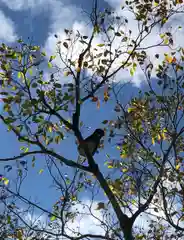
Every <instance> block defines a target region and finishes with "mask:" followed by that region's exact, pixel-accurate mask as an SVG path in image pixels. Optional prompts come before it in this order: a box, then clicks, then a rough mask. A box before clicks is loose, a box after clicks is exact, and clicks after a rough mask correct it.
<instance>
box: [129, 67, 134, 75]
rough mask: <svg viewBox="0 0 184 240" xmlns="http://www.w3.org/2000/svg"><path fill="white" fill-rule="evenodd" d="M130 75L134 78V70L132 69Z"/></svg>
mask: <svg viewBox="0 0 184 240" xmlns="http://www.w3.org/2000/svg"><path fill="white" fill-rule="evenodd" d="M130 75H131V76H133V75H134V69H133V68H130Z"/></svg>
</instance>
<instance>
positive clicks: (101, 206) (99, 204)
mask: <svg viewBox="0 0 184 240" xmlns="http://www.w3.org/2000/svg"><path fill="white" fill-rule="evenodd" d="M101 209H105V203H103V202H99V203H98V204H97V208H96V210H101Z"/></svg>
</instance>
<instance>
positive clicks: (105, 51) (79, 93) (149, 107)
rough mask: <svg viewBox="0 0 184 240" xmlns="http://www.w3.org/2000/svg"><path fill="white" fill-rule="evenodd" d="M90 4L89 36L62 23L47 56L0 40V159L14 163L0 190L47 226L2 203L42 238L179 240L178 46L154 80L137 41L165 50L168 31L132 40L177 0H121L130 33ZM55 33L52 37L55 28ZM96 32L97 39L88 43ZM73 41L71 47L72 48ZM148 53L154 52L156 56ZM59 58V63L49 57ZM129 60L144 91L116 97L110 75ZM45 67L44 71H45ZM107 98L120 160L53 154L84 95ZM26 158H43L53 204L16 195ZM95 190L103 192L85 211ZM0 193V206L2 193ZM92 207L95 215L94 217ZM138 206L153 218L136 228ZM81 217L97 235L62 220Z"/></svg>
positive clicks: (74, 127)
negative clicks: (1, 144)
mask: <svg viewBox="0 0 184 240" xmlns="http://www.w3.org/2000/svg"><path fill="white" fill-rule="evenodd" d="M94 3H95V4H94V8H93V11H92V13H91V15H90V20H91V25H92V32H91V35H90V36H85V35H83V34H82V33H80V32H77V33H75V32H73V31H72V30H69V29H65V34H66V39H65V40H64V41H60V40H59V41H58V42H57V51H56V55H52V56H47V55H46V53H45V52H44V51H42V49H41V48H40V47H39V46H34V45H31V44H29V43H27V44H26V43H25V42H23V41H22V40H19V41H18V43H17V46H16V47H11V46H7V45H5V44H2V45H1V47H0V62H1V72H0V76H1V83H2V89H1V92H0V94H1V101H2V104H3V112H2V113H1V115H0V118H1V120H2V122H3V123H4V124H5V125H6V126H7V129H8V131H10V132H13V133H14V134H15V136H16V137H17V139H18V141H19V142H20V143H21V148H20V154H19V155H17V156H14V157H9V158H7V159H4V158H2V159H1V161H10V160H17V161H18V163H19V166H18V167H17V169H18V170H17V175H18V177H17V179H18V180H17V181H18V183H17V185H18V187H16V188H15V189H14V188H13V187H12V188H11V184H10V183H9V181H8V178H6V176H2V177H1V184H2V186H1V188H5V189H6V191H7V196H8V197H9V198H13V202H14V203H15V205H16V201H15V199H16V200H18V201H22V202H24V204H25V205H28V206H29V207H30V206H32V207H34V208H36V209H37V211H38V212H39V214H43V213H44V214H45V215H47V217H48V219H47V220H48V221H49V224H46V226H42V224H38V223H37V221H36V222H33V223H29V222H28V221H27V220H26V219H25V216H23V213H24V211H20V209H19V208H15V209H14V208H13V209H12V208H11V213H13V214H14V215H13V216H16V217H17V218H18V219H19V220H20V222H21V224H22V225H25V226H26V228H27V229H28V230H32V231H33V232H34V234H35V233H36V232H39V233H40V234H41V233H44V234H45V238H44V239H47V238H48V239H49V238H50V239H52V237H53V238H54V237H60V236H62V237H64V238H65V239H90V238H91V239H93V238H94V239H98V238H99V239H123V236H124V239H126V240H129V239H130V240H131V239H133V236H134V238H135V239H164V238H165V237H167V238H168V239H173V236H174V238H175V239H177V238H178V239H179V238H180V237H183V230H184V228H183V219H184V218H183V183H182V178H183V155H182V152H183V132H184V128H183V117H184V114H183V113H184V112H183V109H184V103H183V88H184V84H183V61H184V50H183V48H182V47H181V48H179V49H177V50H176V51H172V52H171V53H165V58H164V60H163V61H162V63H160V64H159V65H158V68H157V69H156V73H157V80H155V79H153V78H151V74H152V72H153V71H154V67H155V66H153V64H152V63H151V62H149V64H147V62H148V56H147V53H146V49H147V48H153V47H157V46H160V47H161V46H167V47H168V48H172V46H173V36H172V33H171V32H169V31H166V32H163V33H162V34H161V35H160V38H161V42H160V43H159V44H157V45H150V46H145V47H144V46H142V47H141V45H142V44H143V43H144V40H145V39H146V38H147V37H148V36H149V35H150V33H151V32H152V31H153V30H154V28H155V27H157V26H161V27H163V26H164V25H165V24H166V22H168V21H169V19H170V18H171V17H172V16H173V15H174V14H176V13H179V12H180V13H181V12H182V7H183V6H182V2H180V1H176V2H173V1H170V2H169V4H168V3H166V2H165V1H163V2H161V3H159V2H158V1H151V2H148V1H144V2H143V3H140V2H139V1H134V2H130V1H126V3H125V6H123V7H122V11H124V10H126V9H129V11H131V12H132V13H133V14H134V16H135V18H136V20H137V23H138V28H139V32H138V35H137V36H136V37H133V36H132V31H131V30H128V31H123V29H124V28H125V27H126V26H127V24H128V19H127V18H124V17H122V16H118V15H117V14H116V13H115V12H113V11H112V10H109V9H106V10H105V11H104V12H99V11H98V8H97V1H94ZM55 37H56V39H58V36H57V35H55ZM99 39H100V41H101V42H99ZM96 40H97V41H98V42H99V43H98V44H94V42H95V41H96ZM77 44H79V45H77ZM78 46H80V48H79V53H78V52H77V53H75V51H74V50H75V48H76V49H77V50H78ZM38 53H39V59H37V57H36V54H38ZM155 57H156V58H159V54H158V53H157V54H156V55H155ZM58 60H60V62H61V63H62V67H59V66H58V65H57V61H58ZM138 66H140V67H141V68H142V70H143V71H144V73H145V77H146V78H147V83H148V87H149V90H148V91H140V92H139V95H138V96H136V97H134V98H131V100H130V101H129V102H128V104H124V103H123V102H121V99H120V97H119V93H120V92H122V91H123V88H122V85H121V86H120V89H117V87H116V84H115V86H114V82H113V80H114V79H115V77H116V74H117V73H121V71H122V70H123V69H128V70H129V71H130V75H131V76H133V75H134V73H135V72H136V70H137V67H138ZM45 72H47V73H48V72H49V79H47V78H46V77H45ZM58 74H59V76H63V77H65V78H68V81H67V83H63V82H62V79H61V78H60V77H59V78H58V77H57V76H58ZM155 81H157V85H156V83H155ZM101 91H103V96H102V94H101V93H100V92H101ZM113 96H114V97H115V99H116V106H115V108H114V109H115V112H117V119H107V120H106V119H104V121H103V124H104V127H105V130H106V132H107V133H108V134H109V142H111V143H113V142H114V141H115V144H116V145H117V150H118V151H119V158H118V159H112V158H111V156H110V155H109V154H108V153H106V156H107V159H108V160H107V161H106V163H105V166H100V164H97V163H96V162H95V160H94V158H93V157H92V156H91V155H90V154H89V151H88V149H87V147H86V146H84V150H85V153H86V156H87V163H86V164H80V161H79V160H70V159H67V158H65V157H64V156H62V155H61V154H60V153H59V152H58V151H57V150H56V146H57V145H58V146H62V144H63V142H64V141H65V139H66V137H67V136H69V135H71V134H73V135H74V136H75V137H76V139H77V141H78V142H80V141H83V137H82V135H81V127H82V126H83V124H84V123H83V122H82V121H81V117H80V115H81V114H80V113H81V108H82V107H83V106H85V104H84V103H85V102H87V103H89V102H91V103H94V104H96V105H97V108H101V104H100V103H101V102H102V101H103V102H105V103H107V102H108V101H110V100H111V99H112V98H113ZM70 113H72V116H71V114H70ZM118 136H120V139H118V140H117V138H118ZM116 137H117V138H116ZM101 148H103V144H102V145H101ZM28 156H31V157H32V163H31V164H32V167H35V162H36V161H38V159H39V158H40V156H44V157H45V158H46V164H47V170H48V172H49V173H50V176H51V177H52V179H53V182H54V184H55V186H56V187H57V189H59V194H60V197H59V198H58V200H57V201H56V202H55V203H54V205H53V206H52V210H47V209H45V208H44V207H42V206H40V205H39V204H38V203H36V202H34V201H32V200H30V199H27V198H25V197H24V196H22V195H21V193H20V186H21V184H22V182H23V180H24V176H25V177H26V172H27V171H28V172H29V169H28V168H27V163H26V161H25V159H26V158H27V157H28ZM66 166H67V167H69V168H70V169H73V174H69V173H68V174H64V168H63V167H66ZM5 169H6V170H7V172H9V171H11V170H12V166H11V165H6V166H5ZM53 169H54V170H53ZM65 169H66V168H65ZM42 173H43V174H44V169H42V168H41V169H40V170H39V174H40V175H42ZM84 191H87V192H88V193H90V196H91V199H90V204H86V203H85V202H84V201H82V193H84ZM99 193H103V194H105V196H103V201H98V203H97V204H96V205H97V206H96V208H95V209H94V205H95V199H96V196H97V195H98V194H99ZM1 200H2V203H3V204H4V205H5V204H6V201H4V198H1ZM17 205H18V203H17ZM109 206H111V207H112V211H111V207H109ZM29 207H28V210H27V211H28V212H29V211H30V209H29ZM74 209H75V210H74ZM83 209H85V211H83ZM98 212H100V214H101V215H100V217H98V216H97V215H96V213H98ZM159 213H162V215H161V214H159ZM141 214H144V216H146V217H148V216H150V218H151V216H152V218H153V219H151V220H150V223H149V224H147V228H148V230H144V231H142V230H141V231H138V230H137V227H136V226H135V221H136V220H137V219H139V218H140V216H141ZM83 216H90V217H92V218H94V219H95V220H96V222H97V224H96V225H100V226H101V228H102V229H103V233H102V234H101V232H100V233H99V234H98V233H93V234H91V233H90V232H87V231H86V233H83V232H81V231H80V229H72V227H71V225H72V224H73V223H75V222H78V221H79V222H80V218H82V217H83ZM8 218H9V215H8ZM9 225H11V224H10V222H9ZM22 225H21V226H22ZM163 229H165V232H164V231H163ZM170 229H171V230H170ZM170 232H171V233H170ZM40 236H41V235H40ZM41 237H42V236H41ZM41 237H40V239H41ZM17 238H18V239H23V234H21V233H19V236H18V237H17ZM32 239H34V238H32Z"/></svg>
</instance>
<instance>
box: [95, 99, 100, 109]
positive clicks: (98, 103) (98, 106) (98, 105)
mask: <svg viewBox="0 0 184 240" xmlns="http://www.w3.org/2000/svg"><path fill="white" fill-rule="evenodd" d="M96 105H97V108H98V109H99V108H100V101H99V100H98V101H97V104H96Z"/></svg>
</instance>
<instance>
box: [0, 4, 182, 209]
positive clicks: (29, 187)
mask: <svg viewBox="0 0 184 240" xmlns="http://www.w3.org/2000/svg"><path fill="white" fill-rule="evenodd" d="M90 2H91V1H89V0H88V1H86V0H8V1H7V0H0V22H1V31H0V43H2V42H5V43H7V44H12V43H14V42H15V41H16V40H17V39H19V38H22V39H23V40H25V41H26V40H27V38H28V37H29V38H32V39H33V42H34V43H35V44H37V45H40V46H42V47H43V48H45V49H46V52H48V53H50V54H52V53H54V51H55V43H56V39H55V38H54V34H57V35H59V36H60V37H61V38H62V37H63V29H64V28H73V29H81V31H84V32H88V31H89V30H90V29H88V26H86V16H85V13H84V12H86V11H87V12H90V10H91V4H90ZM122 3H123V1H121V0H104V1H103V0H100V1H99V7H100V8H101V9H102V10H103V9H104V8H106V7H108V6H112V7H114V8H115V9H116V8H117V11H119V6H121V5H122ZM127 17H128V18H130V28H132V29H133V33H134V34H136V31H137V30H136V28H135V21H134V20H133V18H132V16H131V15H130V14H129V13H127ZM173 21H175V23H176V24H178V23H179V24H180V25H183V21H184V20H182V19H181V18H180V19H179V18H177V19H173ZM158 35H159V29H158V28H157V29H156V30H155V32H154V33H153V35H152V36H150V38H149V39H148V40H147V42H145V43H144V44H148V45H149V44H150V42H153V38H154V42H155V43H156V42H157V41H158V40H159V36H158ZM182 36H183V30H181V31H180V32H179V33H177V34H176V35H175V37H176V38H177V42H178V44H180V43H181V42H182V41H183V38H182ZM148 51H149V54H150V56H151V57H152V56H153V55H154V53H155V51H156V50H155V49H154V50H152V49H151V50H148ZM158 51H159V53H163V52H164V51H165V49H162V50H160V49H159V50H158ZM123 77H124V78H127V81H128V80H129V79H130V76H129V74H128V73H124V75H123ZM117 78H118V79H121V78H122V73H120V75H119V76H117ZM143 79H144V78H143V74H142V73H141V72H140V71H138V72H137V73H136V74H135V76H134V78H133V79H132V81H133V85H131V86H130V85H129V86H127V87H126V89H125V93H126V94H123V95H122V99H123V101H127V99H128V97H129V96H132V95H133V94H134V93H137V92H138V90H139V88H140V87H145V86H144V85H145V82H144V80H143ZM113 108H114V100H113V99H112V100H111V101H110V102H109V103H102V105H101V108H100V109H97V108H96V105H94V104H89V103H87V106H85V105H84V107H83V109H82V113H81V117H82V120H83V121H84V122H85V125H86V126H87V127H88V128H89V131H88V130H87V128H84V129H82V134H83V135H84V137H86V136H88V135H89V134H91V133H92V132H93V130H94V129H95V128H99V127H103V125H102V121H103V120H104V119H105V117H107V118H112V119H113V118H115V112H114V110H113ZM91 113H93V117H91ZM0 132H1V137H0V146H1V153H0V158H2V157H10V156H12V155H16V154H17V153H19V151H20V150H19V148H20V144H19V143H18V142H17V139H16V137H15V136H14V135H13V134H11V133H7V131H6V129H5V127H4V126H3V125H2V124H0ZM56 150H57V151H58V152H59V153H61V154H63V155H64V156H65V157H66V158H69V159H75V158H76V157H77V154H78V153H77V148H76V145H75V139H74V137H69V138H68V139H66V141H64V143H63V144H62V147H60V146H57V148H56ZM106 151H109V152H110V154H111V155H112V157H116V156H117V155H116V154H117V152H116V150H115V147H113V146H110V145H108V142H107V139H106V138H105V149H104V151H101V152H100V153H99V154H97V155H96V156H95V160H96V161H103V162H105V160H106V156H105V153H106ZM28 159H29V158H28ZM30 160H31V159H29V161H30ZM41 160H43V159H40V161H36V167H35V168H34V169H32V168H29V171H28V177H27V179H26V180H25V183H24V185H23V186H24V187H23V189H22V194H24V195H25V196H30V195H31V196H35V197H36V198H37V199H39V201H40V202H41V204H42V206H44V207H48V208H49V207H51V205H52V203H53V202H54V201H55V200H56V199H57V197H58V195H57V194H56V191H55V189H54V188H52V187H49V188H48V186H50V185H51V180H50V178H49V175H48V173H47V171H45V172H43V173H42V174H41V175H39V174H38V171H39V169H40V168H44V169H45V167H44V165H45V163H44V161H41ZM14 165H15V164H14ZM65 171H67V170H66V169H65ZM3 172H4V164H2V163H0V173H3ZM9 174H10V182H11V174H12V173H9ZM40 189H42V191H41V194H40ZM84 198H85V199H87V200H88V196H86V195H85V194H84ZM100 198H102V195H100V196H99V199H100Z"/></svg>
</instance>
